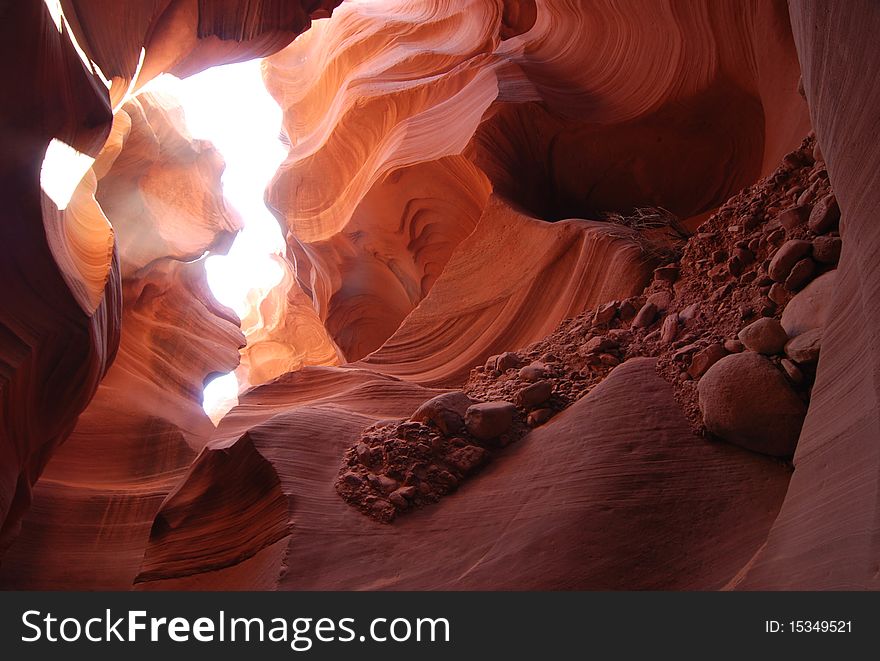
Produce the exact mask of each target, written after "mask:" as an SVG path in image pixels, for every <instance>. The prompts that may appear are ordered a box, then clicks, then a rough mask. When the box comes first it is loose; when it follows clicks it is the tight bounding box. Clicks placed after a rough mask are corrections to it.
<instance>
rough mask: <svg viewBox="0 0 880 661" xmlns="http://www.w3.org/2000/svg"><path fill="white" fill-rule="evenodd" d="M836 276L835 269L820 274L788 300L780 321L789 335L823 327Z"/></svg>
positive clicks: (794, 335) (793, 335)
mask: <svg viewBox="0 0 880 661" xmlns="http://www.w3.org/2000/svg"><path fill="white" fill-rule="evenodd" d="M836 277H837V271H829V272H828V273H825V274H823V275H820V276H819V277H818V278H816V279H815V280H813V282H811V283H810V284H809V285H807V286H806V287H805V288H804V289H803V290H801V291H800V292H799V293H798V294H797V295H796V296H794V297H793V298H792V299H791V300H790V301H789V302H788V305H786V306H785V310H784V311H783V313H782V319H781V322H782V327H783V328H784V329H785V332H786V333H787V334H788V336H789V337H796V336H798V335H800V334H801V333H803V332H804V331H808V330H810V329H812V328H824V327H825V322H826V320H827V319H828V311H829V309H830V307H831V295H832V292H833V291H834V287H835V280H836Z"/></svg>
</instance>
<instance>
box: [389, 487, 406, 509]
mask: <svg viewBox="0 0 880 661" xmlns="http://www.w3.org/2000/svg"><path fill="white" fill-rule="evenodd" d="M388 500H390V501H391V504H392V505H394V506H395V507H396V508H397V509H400V510H405V509H406V508H407V507H409V501H408V500H407V499H406V498H404V496H403V494H402V493H400V489H398V490H397V491H392V492H391V494H389V496H388Z"/></svg>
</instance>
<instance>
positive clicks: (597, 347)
mask: <svg viewBox="0 0 880 661" xmlns="http://www.w3.org/2000/svg"><path fill="white" fill-rule="evenodd" d="M617 346H618V344H617V342H615V341H614V340H612V339H611V338H608V337H603V336H601V335H597V336H596V337H593V338H590V340H589V341H588V342H587V343H586V344H585V345H584V346H583V347H581V348H580V349H579V350H578V353H580V354H589V353H602V352H605V351H611V350H613V349H616V348H617Z"/></svg>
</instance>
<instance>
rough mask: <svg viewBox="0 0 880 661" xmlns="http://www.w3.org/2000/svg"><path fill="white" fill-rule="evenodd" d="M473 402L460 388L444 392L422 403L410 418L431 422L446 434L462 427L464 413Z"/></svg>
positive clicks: (456, 431) (453, 432) (455, 431)
mask: <svg viewBox="0 0 880 661" xmlns="http://www.w3.org/2000/svg"><path fill="white" fill-rule="evenodd" d="M473 403H474V400H472V399H471V398H470V397H468V396H467V395H466V394H465V393H463V392H461V391H460V390H456V391H454V392H445V393H443V394H442V395H437V396H436V397H432V398H431V399H429V400H428V401H427V402H425V403H424V404H422V405H421V406H420V407H419V408H418V409H416V412H415V413H413V414H412V417H411V418H410V420H412V421H413V422H422V423H429V422H431V423H433V424H434V425H435V426H436V427H437V428H438V429H439V430H440V431H441V432H443V433H444V434H446V435H447V436H448V435H449V434H455V433H458V432H460V431H461V430H462V429H464V415H465V413H466V412H467V410H468V407H469V406H471V405H472V404H473Z"/></svg>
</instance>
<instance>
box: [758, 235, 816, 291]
mask: <svg viewBox="0 0 880 661" xmlns="http://www.w3.org/2000/svg"><path fill="white" fill-rule="evenodd" d="M812 249H813V244H812V243H810V242H809V241H803V240H801V239H792V240H791V241H786V242H785V243H784V244H783V245H782V247H781V248H779V250H777V251H776V254H775V255H773V259H771V260H770V265H769V266H768V267H767V274H768V275H769V276H770V277H771V278H773V279H774V280H775V281H776V282H785V280H786V279H787V278H788V276H789V274H790V273H791V270H792V268H794V265H795V264H797V263H798V261H800V260H801V259H802V258H804V257H805V256H807V255H809V254H810V251H811V250H812Z"/></svg>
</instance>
